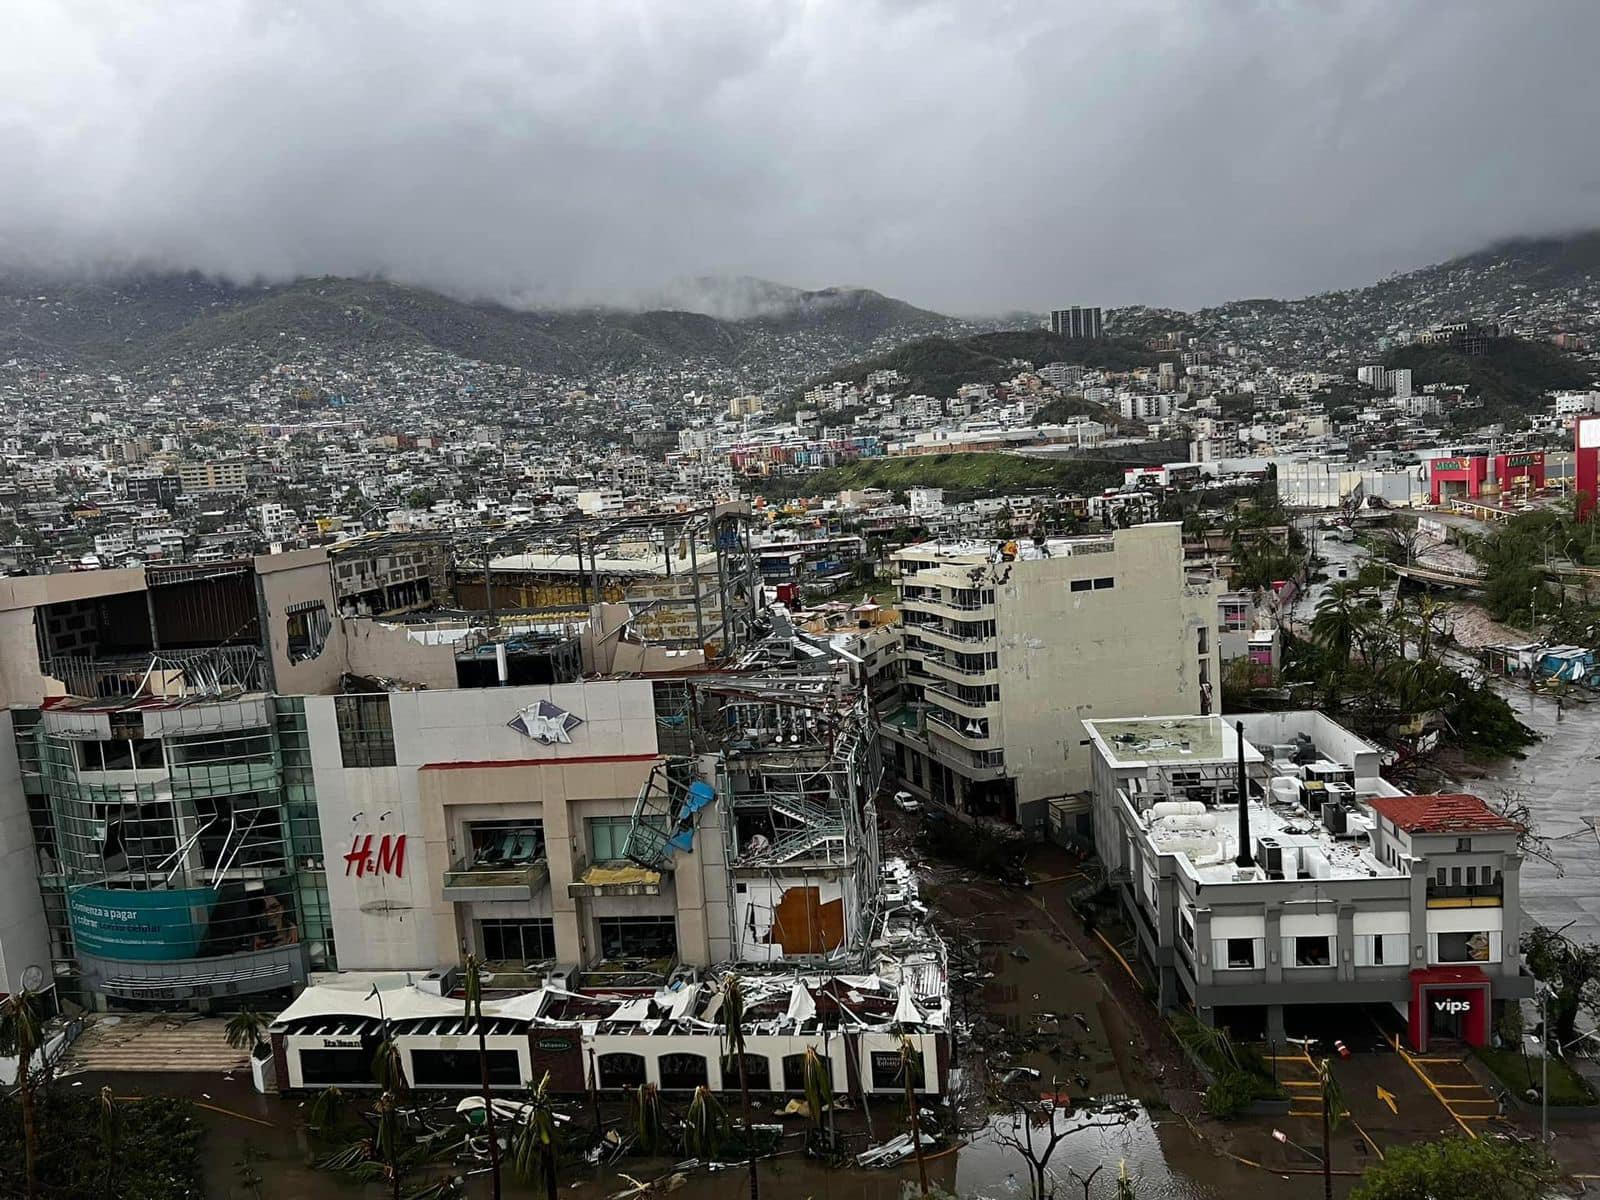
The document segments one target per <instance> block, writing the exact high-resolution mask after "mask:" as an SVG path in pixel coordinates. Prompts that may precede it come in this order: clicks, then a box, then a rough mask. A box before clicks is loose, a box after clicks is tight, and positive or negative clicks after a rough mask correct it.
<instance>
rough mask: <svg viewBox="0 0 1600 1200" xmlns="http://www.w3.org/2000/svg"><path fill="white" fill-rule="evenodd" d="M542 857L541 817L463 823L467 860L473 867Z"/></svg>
mask: <svg viewBox="0 0 1600 1200" xmlns="http://www.w3.org/2000/svg"><path fill="white" fill-rule="evenodd" d="M543 857H544V822H543V821H474V822H472V824H470V825H468V826H467V861H468V862H469V863H471V864H472V865H473V866H474V867H518V866H524V865H526V864H527V863H531V862H535V861H537V860H538V859H541V858H543Z"/></svg>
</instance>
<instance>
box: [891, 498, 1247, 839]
mask: <svg viewBox="0 0 1600 1200" xmlns="http://www.w3.org/2000/svg"><path fill="white" fill-rule="evenodd" d="M1012 550H1014V553H1013V552H1010V551H1012ZM894 560H895V564H896V567H897V568H898V572H899V579H898V584H897V586H898V591H899V609H900V612H901V614H902V621H903V643H902V650H901V659H902V665H903V673H904V689H903V693H904V698H905V701H906V703H905V705H904V706H903V707H902V708H900V709H899V710H898V711H896V712H893V713H889V714H886V715H885V717H884V721H883V726H882V729H883V737H884V741H885V743H886V745H885V752H884V758H885V765H886V767H888V768H889V769H891V770H894V771H896V772H897V774H898V776H899V778H900V779H901V780H902V782H903V783H904V785H905V786H906V787H907V788H908V789H909V790H911V791H913V792H916V793H919V794H921V795H923V796H925V797H927V798H928V799H930V800H932V801H934V802H935V803H938V804H941V805H943V806H945V807H948V808H950V809H952V810H954V811H956V812H958V813H963V814H967V815H970V816H976V817H985V816H987V817H995V818H999V819H1002V820H1007V821H1014V822H1016V823H1018V824H1020V825H1022V826H1023V827H1025V828H1028V829H1035V830H1041V831H1042V830H1043V829H1044V828H1045V827H1046V824H1047V822H1061V821H1065V822H1067V823H1068V824H1069V827H1075V828H1077V829H1078V831H1079V832H1087V829H1086V826H1087V819H1088V804H1087V802H1086V800H1084V799H1083V797H1084V796H1085V795H1086V793H1087V791H1088V789H1089V787H1090V785H1091V764H1092V761H1093V758H1092V754H1091V750H1090V744H1089V732H1088V730H1087V729H1086V728H1085V726H1084V722H1085V721H1089V720H1096V719H1100V720H1103V719H1106V718H1109V717H1129V716H1142V715H1145V714H1149V713H1163V712H1183V713H1197V714H1199V713H1207V712H1210V711H1211V710H1212V707H1213V692H1214V688H1215V687H1216V685H1217V681H1218V679H1219V674H1218V672H1219V665H1218V660H1217V597H1218V595H1219V594H1220V592H1221V590H1222V588H1221V585H1220V584H1219V583H1217V582H1216V581H1215V580H1214V579H1210V578H1206V579H1203V580H1201V579H1191V578H1190V577H1189V576H1188V574H1187V573H1186V571H1185V568H1184V563H1183V551H1182V546H1181V543H1180V536H1179V527H1178V526H1177V525H1175V524H1157V525H1140V526H1136V527H1135V528H1132V529H1122V530H1117V531H1115V532H1107V533H1104V534H1099V535H1096V536H1091V537H1074V538H1050V539H1046V540H1042V541H1038V542H1025V543H1020V544H1018V545H1017V546H1015V547H1014V548H998V547H995V546H992V545H986V544H982V543H961V544H950V543H924V544H922V545H916V546H907V547H906V548H904V549H902V550H900V551H898V552H896V553H895V555H894Z"/></svg>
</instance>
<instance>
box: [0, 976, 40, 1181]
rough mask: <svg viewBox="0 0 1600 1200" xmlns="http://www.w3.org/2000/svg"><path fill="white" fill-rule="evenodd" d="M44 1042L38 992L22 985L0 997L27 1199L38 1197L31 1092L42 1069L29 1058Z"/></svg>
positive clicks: (0, 1038) (0, 1048) (0, 1026)
mask: <svg viewBox="0 0 1600 1200" xmlns="http://www.w3.org/2000/svg"><path fill="white" fill-rule="evenodd" d="M43 1045H44V1022H43V1020H42V1019H41V1018H40V1016H39V1003H38V993H36V992H31V991H29V990H28V989H27V988H23V989H22V990H21V991H20V992H12V993H11V994H10V995H9V996H7V997H6V998H5V999H4V1000H0V1054H4V1055H6V1056H7V1057H10V1058H15V1059H16V1060H17V1095H18V1097H19V1099H20V1100H21V1103H22V1153H23V1171H24V1178H25V1179H26V1180H27V1184H26V1187H27V1198H28V1200H39V1113H38V1106H37V1104H36V1100H37V1097H36V1096H35V1094H34V1093H35V1092H36V1091H37V1090H38V1089H39V1087H40V1086H41V1085H42V1084H43V1082H44V1072H43V1071H35V1070H34V1067H33V1059H34V1056H35V1055H36V1054H38V1053H39V1049H40V1047H41V1046H43Z"/></svg>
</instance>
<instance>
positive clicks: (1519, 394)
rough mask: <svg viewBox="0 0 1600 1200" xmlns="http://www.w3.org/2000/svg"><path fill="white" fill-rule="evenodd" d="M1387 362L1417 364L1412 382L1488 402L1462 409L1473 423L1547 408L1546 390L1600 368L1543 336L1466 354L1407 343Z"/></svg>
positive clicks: (1577, 384) (1576, 384)
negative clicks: (1445, 387)
mask: <svg viewBox="0 0 1600 1200" xmlns="http://www.w3.org/2000/svg"><path fill="white" fill-rule="evenodd" d="M1383 362H1384V365H1385V366H1387V367H1390V368H1395V367H1404V368H1409V369H1410V370H1411V386H1412V388H1413V390H1416V391H1420V390H1422V388H1423V387H1425V386H1426V385H1428V384H1432V383H1443V384H1450V385H1453V386H1458V387H1460V388H1461V389H1462V390H1463V391H1464V392H1465V393H1466V395H1467V396H1469V397H1472V398H1474V399H1477V400H1481V401H1482V402H1483V408H1482V409H1481V410H1477V409H1467V410H1464V411H1463V412H1462V413H1461V415H1462V416H1463V417H1464V418H1465V419H1467V420H1468V421H1469V422H1471V423H1472V424H1474V425H1476V424H1482V423H1484V422H1487V421H1499V420H1504V419H1506V418H1507V417H1508V416H1517V415H1523V414H1527V413H1530V412H1535V411H1537V410H1539V409H1542V408H1544V407H1545V405H1546V404H1547V400H1546V393H1548V392H1551V391H1561V390H1567V389H1577V388H1584V387H1587V386H1589V384H1590V382H1591V380H1592V379H1593V378H1594V371H1593V369H1592V368H1591V367H1589V366H1588V365H1587V364H1585V363H1584V362H1582V361H1581V360H1580V359H1578V358H1577V357H1576V356H1574V355H1572V354H1568V353H1567V352H1565V351H1563V350H1558V349H1556V348H1555V347H1554V346H1549V345H1545V344H1543V343H1540V342H1527V341H1523V340H1522V339H1521V338H1514V337H1507V338H1496V339H1494V341H1493V342H1492V343H1491V344H1490V347H1489V351H1488V353H1486V354H1482V355H1468V354H1463V353H1462V352H1461V351H1460V350H1456V349H1452V348H1451V347H1450V346H1447V345H1430V346H1417V345H1413V346H1401V347H1400V348H1398V349H1396V350H1391V351H1390V352H1389V353H1388V354H1386V355H1385V356H1384V359H1383Z"/></svg>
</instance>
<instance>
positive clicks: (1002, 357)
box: [795, 329, 1156, 400]
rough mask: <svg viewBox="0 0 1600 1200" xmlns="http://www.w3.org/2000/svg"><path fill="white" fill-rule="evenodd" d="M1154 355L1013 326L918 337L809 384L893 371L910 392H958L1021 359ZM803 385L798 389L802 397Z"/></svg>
mask: <svg viewBox="0 0 1600 1200" xmlns="http://www.w3.org/2000/svg"><path fill="white" fill-rule="evenodd" d="M1155 360H1156V356H1155V355H1154V354H1153V353H1152V352H1151V351H1149V350H1147V349H1145V348H1144V347H1143V346H1140V345H1137V344H1135V343H1133V342H1128V341H1123V340H1120V339H1117V338H1106V339H1103V340H1101V341H1092V342H1085V341H1073V340H1071V339H1069V338H1063V337H1057V336H1056V335H1055V334H1053V333H1051V332H1050V331H1049V330H1048V329H1013V330H1003V331H1000V332H997V333H978V334H973V335H971V336H969V337H961V338H951V337H928V338H918V339H917V340H916V341H912V342H907V343H906V344H905V345H903V346H897V347H895V349H893V350H890V351H889V352H888V353H886V354H876V355H873V356H872V357H870V358H864V359H860V360H858V361H856V362H852V363H847V364H845V365H844V366H842V367H839V368H838V369H836V370H833V371H829V372H828V373H827V374H825V375H822V376H819V377H818V378H816V379H813V380H811V381H810V382H809V383H808V384H806V388H812V387H816V386H818V385H819V384H826V383H855V384H859V383H863V382H865V381H866V378H867V376H868V375H870V374H871V373H872V372H874V371H885V370H894V371H899V372H900V374H901V375H903V376H905V378H906V379H907V380H908V381H909V382H908V383H907V384H906V387H907V389H908V390H909V391H912V392H920V393H923V394H926V395H929V396H940V397H949V396H954V395H955V393H956V388H958V387H960V386H961V385H962V384H963V383H999V382H1000V381H1001V380H1004V379H1010V378H1011V377H1012V376H1013V375H1015V374H1016V373H1017V370H1018V367H1017V363H1018V362H1026V363H1031V364H1032V365H1033V366H1035V367H1042V366H1044V365H1045V364H1046V363H1053V362H1064V363H1073V364H1076V365H1079V366H1084V367H1099V368H1105V369H1108V370H1113V371H1126V370H1129V369H1131V368H1133V367H1144V366H1152V365H1154V363H1155ZM804 390H805V389H801V391H800V392H799V393H796V396H795V399H796V400H798V399H799V397H800V395H802V394H803V393H804Z"/></svg>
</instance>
